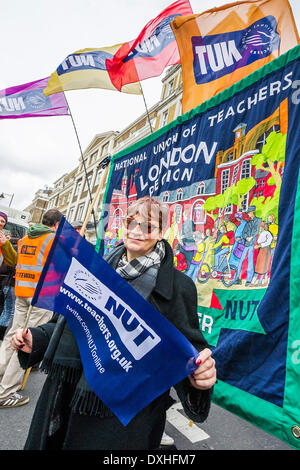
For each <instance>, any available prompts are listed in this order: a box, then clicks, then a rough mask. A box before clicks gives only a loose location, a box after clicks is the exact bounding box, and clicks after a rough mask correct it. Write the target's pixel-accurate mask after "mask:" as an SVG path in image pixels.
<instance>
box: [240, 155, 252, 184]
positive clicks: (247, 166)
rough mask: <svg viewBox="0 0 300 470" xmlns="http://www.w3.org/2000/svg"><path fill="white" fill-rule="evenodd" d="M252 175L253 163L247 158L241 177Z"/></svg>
mask: <svg viewBox="0 0 300 470" xmlns="http://www.w3.org/2000/svg"><path fill="white" fill-rule="evenodd" d="M250 176H251V163H250V158H247V159H246V160H244V161H243V163H242V170H241V179H244V178H250Z"/></svg>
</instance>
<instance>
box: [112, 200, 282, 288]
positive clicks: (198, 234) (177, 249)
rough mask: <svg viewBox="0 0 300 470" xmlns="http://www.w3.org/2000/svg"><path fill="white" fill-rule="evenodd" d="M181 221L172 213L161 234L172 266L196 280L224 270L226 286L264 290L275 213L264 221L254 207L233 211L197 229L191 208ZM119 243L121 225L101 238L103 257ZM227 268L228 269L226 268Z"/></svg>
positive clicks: (274, 236)
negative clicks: (228, 279)
mask: <svg viewBox="0 0 300 470" xmlns="http://www.w3.org/2000/svg"><path fill="white" fill-rule="evenodd" d="M182 219H183V220H182V222H180V223H179V222H178V221H177V220H176V213H175V211H174V212H173V214H172V215H171V224H170V226H169V227H168V228H167V230H166V231H165V233H164V238H165V239H166V240H168V242H169V244H170V245H171V247H172V249H173V252H174V264H175V267H176V268H177V269H178V270H179V271H181V272H184V273H185V274H186V275H188V276H189V277H191V278H192V279H193V281H194V282H195V283H197V281H200V282H201V281H202V282H206V281H208V280H209V278H215V279H220V275H221V274H222V273H223V272H224V270H225V269H226V267H229V268H230V270H231V277H232V281H231V282H230V284H228V286H229V285H237V286H242V285H243V284H242V282H243V280H244V281H245V283H244V285H245V287H266V286H267V285H268V283H269V279H270V271H271V265H272V260H273V256H274V250H275V247H276V242H277V236H278V224H277V223H276V218H275V215H274V214H270V215H269V216H268V217H267V219H266V220H263V219H262V218H260V217H257V215H256V207H255V206H254V205H250V206H249V207H248V209H247V211H245V212H242V211H236V212H235V213H233V214H231V215H229V214H226V215H224V216H222V217H218V218H216V220H215V221H214V222H213V224H209V226H204V227H203V230H199V229H198V227H196V224H195V223H194V222H193V220H192V219H191V216H190V209H189V208H186V209H185V210H184V211H183V216H182ZM121 241H122V225H120V227H119V228H115V229H114V230H113V229H112V228H111V229H110V231H108V232H107V233H106V237H105V239H104V254H107V253H109V252H110V251H112V250H113V249H114V248H115V247H116V246H117V245H118V244H119V243H120V242H121ZM229 268H228V269H229Z"/></svg>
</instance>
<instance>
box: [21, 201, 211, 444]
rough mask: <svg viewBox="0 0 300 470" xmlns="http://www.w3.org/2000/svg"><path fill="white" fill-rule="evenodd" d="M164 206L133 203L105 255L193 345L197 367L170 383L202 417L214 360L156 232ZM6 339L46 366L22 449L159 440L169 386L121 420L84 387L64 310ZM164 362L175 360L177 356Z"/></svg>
mask: <svg viewBox="0 0 300 470" xmlns="http://www.w3.org/2000/svg"><path fill="white" fill-rule="evenodd" d="M165 210H166V209H165V208H164V206H162V205H161V204H160V203H159V202H157V201H155V200H154V199H152V198H150V197H147V196H146V197H144V198H141V199H139V200H137V201H135V202H134V203H133V204H131V205H130V206H129V208H128V211H127V214H126V217H125V219H124V243H120V244H119V245H118V246H117V247H116V248H115V249H114V250H113V251H112V252H111V253H108V255H107V256H106V258H105V259H106V261H107V262H108V264H110V266H111V267H112V268H114V269H115V270H116V272H117V273H118V274H119V275H120V276H121V277H122V278H123V279H125V280H126V281H127V282H128V283H129V284H130V285H131V286H132V287H133V288H134V289H135V290H136V291H138V292H139V293H140V295H142V296H143V297H144V298H145V299H146V300H147V301H148V302H149V303H150V304H152V305H153V306H154V307H155V308H156V309H157V310H158V311H159V312H160V313H161V314H162V315H163V316H164V317H165V318H166V319H167V320H168V321H169V322H170V323H172V324H173V325H175V327H176V328H177V329H178V330H179V331H180V332H181V333H182V334H183V335H185V336H186V338H188V340H189V341H191V343H192V344H193V345H194V347H195V348H196V349H197V350H198V351H199V355H198V358H197V364H198V368H197V369H196V370H195V372H194V373H193V374H192V375H191V376H189V377H186V378H185V379H184V380H182V381H180V382H179V383H178V384H176V385H175V390H176V392H177V395H178V397H179V399H180V400H181V403H182V405H183V409H184V411H185V413H186V414H187V416H188V417H189V418H190V419H192V420H193V421H195V422H203V421H204V420H205V419H206V418H207V416H208V413H209V409H210V401H211V392H212V387H213V385H214V383H215V381H216V369H215V361H214V359H213V358H212V356H211V350H210V349H209V348H208V345H207V342H206V341H205V339H204V337H203V335H202V333H201V331H200V329H199V322H198V316H197V290H196V287H195V284H194V282H193V281H192V280H191V279H190V278H189V277H188V276H186V275H185V274H183V273H181V272H179V271H178V270H176V269H175V268H174V264H173V252H172V249H171V247H170V245H169V243H168V242H167V241H166V240H163V239H162V235H163V230H164V226H165V225H164V221H165V216H164V213H165ZM12 347H13V348H14V349H15V350H18V351H19V352H18V354H19V359H20V362H21V364H22V365H23V368H27V367H28V366H30V364H31V363H34V362H36V361H37V360H42V359H43V362H42V365H41V369H42V370H44V371H45V372H46V373H47V374H48V377H47V379H46V381H45V383H44V387H43V390H42V392H41V395H40V398H39V400H38V403H37V407H36V409H35V412H34V415H33V419H32V423H31V426H30V430H29V434H28V437H27V441H26V444H25V449H26V450H49V449H51V450H75V449H76V450H106V451H107V450H133V449H134V450H148V449H157V448H159V446H160V443H161V440H162V436H163V432H164V428H165V423H166V410H167V409H168V407H169V406H170V396H169V392H170V391H169V390H167V391H166V392H165V393H163V394H162V395H160V396H159V397H157V398H155V399H154V400H153V401H152V402H151V403H150V404H149V405H147V406H146V407H145V408H144V409H143V410H141V411H140V412H139V413H138V414H137V415H136V416H135V417H134V418H133V419H132V420H131V421H130V422H129V423H128V424H127V426H123V425H122V423H121V422H120V421H119V420H118V419H117V417H116V416H115V415H114V414H113V413H112V412H111V410H110V409H109V408H107V407H106V406H105V405H104V403H102V401H101V400H100V398H99V397H98V396H97V395H95V394H94V393H93V391H92V390H91V388H90V387H89V384H88V383H87V381H86V379H85V376H84V374H83V367H82V362H81V358H80V354H79V350H78V346H77V343H76V341H75V338H74V336H73V334H72V333H71V330H70V329H69V327H68V324H67V322H66V320H65V318H64V317H63V316H59V317H58V319H57V321H56V322H55V321H54V319H52V320H51V321H50V322H48V323H47V324H45V325H40V326H39V327H37V328H29V329H28V331H26V332H23V331H22V330H17V331H16V333H15V334H14V336H13V337H12ZM161 360H162V361H163V360H164V358H163V357H162V358H161ZM170 367H176V363H174V364H170Z"/></svg>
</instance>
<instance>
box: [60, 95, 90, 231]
mask: <svg viewBox="0 0 300 470" xmlns="http://www.w3.org/2000/svg"><path fill="white" fill-rule="evenodd" d="M63 94H64V97H65V100H66V103H67V106H68V110H69V112H70V116H71V120H72V124H73V128H74V131H75V135H76V138H77V142H78V146H79V150H80V154H81V160H82V163H83V169H84V173H85V179H86V182H87V187H88V192H89V196H90V203H92V193H91V188H90V183H89V179H88V175H87V169H86V164H85V160H84V158H83V152H82V148H81V144H80V140H79V137H78V133H77V129H76V126H75V122H74V118H73V115H72V112H71V109H70V106H69V103H68V101H67V97H66V95H65V92H64V91H63ZM91 212H92V213H93V219H94V228H95V232H96V234H97V223H96V219H95V212H94V209H93V207H92V211H91ZM91 212H90V213H89V216H90V215H91Z"/></svg>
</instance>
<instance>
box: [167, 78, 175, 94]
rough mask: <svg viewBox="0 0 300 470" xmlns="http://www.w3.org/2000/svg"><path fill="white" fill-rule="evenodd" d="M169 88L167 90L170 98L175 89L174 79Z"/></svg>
mask: <svg viewBox="0 0 300 470" xmlns="http://www.w3.org/2000/svg"><path fill="white" fill-rule="evenodd" d="M167 87H168V88H167V96H170V95H171V94H172V92H173V88H174V78H173V79H172V80H170V81H169V83H168V85H167Z"/></svg>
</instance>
